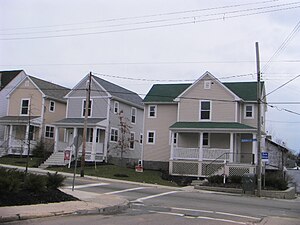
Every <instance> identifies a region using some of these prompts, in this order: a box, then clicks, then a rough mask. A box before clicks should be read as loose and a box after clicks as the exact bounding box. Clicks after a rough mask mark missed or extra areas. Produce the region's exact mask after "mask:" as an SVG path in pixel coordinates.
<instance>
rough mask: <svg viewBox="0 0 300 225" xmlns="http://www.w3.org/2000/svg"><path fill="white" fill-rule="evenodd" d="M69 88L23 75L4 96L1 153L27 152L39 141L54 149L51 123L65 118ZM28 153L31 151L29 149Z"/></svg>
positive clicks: (22, 153) (50, 149)
mask: <svg viewBox="0 0 300 225" xmlns="http://www.w3.org/2000/svg"><path fill="white" fill-rule="evenodd" d="M68 92H69V89H68V88H65V87H62V86H59V85H57V84H53V83H51V82H48V81H45V80H41V79H39V78H36V77H33V76H28V75H26V76H25V77H24V78H23V79H22V80H21V81H20V82H19V83H18V84H17V85H16V86H14V88H13V89H11V91H10V92H9V93H8V94H7V96H5V97H6V98H7V101H8V105H7V113H6V115H5V116H2V117H1V118H0V124H1V125H3V126H5V135H4V143H5V146H3V147H2V148H1V149H0V150H1V151H2V153H3V154H18V155H27V153H28V148H30V150H32V149H33V148H34V147H35V146H36V144H37V143H38V142H39V141H41V142H43V143H45V146H46V147H47V149H48V150H49V151H53V145H54V136H55V133H54V127H53V126H52V125H51V124H52V122H54V121H56V120H59V119H61V118H64V116H65V111H66V100H65V99H63V96H65V95H66V93H68ZM29 154H31V152H29Z"/></svg>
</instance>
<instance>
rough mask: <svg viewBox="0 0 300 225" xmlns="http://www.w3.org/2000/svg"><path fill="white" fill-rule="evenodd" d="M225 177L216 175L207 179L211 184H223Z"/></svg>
mask: <svg viewBox="0 0 300 225" xmlns="http://www.w3.org/2000/svg"><path fill="white" fill-rule="evenodd" d="M223 179H224V177H223V176H222V175H214V176H210V177H208V178H207V180H208V182H209V183H211V184H221V183H223Z"/></svg>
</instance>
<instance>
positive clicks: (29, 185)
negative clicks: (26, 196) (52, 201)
mask: <svg viewBox="0 0 300 225" xmlns="http://www.w3.org/2000/svg"><path fill="white" fill-rule="evenodd" d="M46 182H47V180H46V177H45V176H41V175H36V174H27V177H26V178H25V181H24V189H25V190H29V191H32V192H35V193H37V192H43V191H46Z"/></svg>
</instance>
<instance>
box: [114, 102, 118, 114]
mask: <svg viewBox="0 0 300 225" xmlns="http://www.w3.org/2000/svg"><path fill="white" fill-rule="evenodd" d="M114 113H115V114H118V113H119V102H117V101H115V102H114Z"/></svg>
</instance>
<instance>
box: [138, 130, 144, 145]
mask: <svg viewBox="0 0 300 225" xmlns="http://www.w3.org/2000/svg"><path fill="white" fill-rule="evenodd" d="M139 142H140V145H143V142H144V134H143V133H140V141H139Z"/></svg>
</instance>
